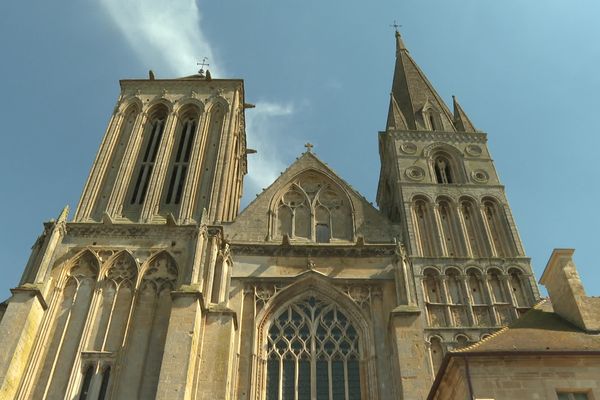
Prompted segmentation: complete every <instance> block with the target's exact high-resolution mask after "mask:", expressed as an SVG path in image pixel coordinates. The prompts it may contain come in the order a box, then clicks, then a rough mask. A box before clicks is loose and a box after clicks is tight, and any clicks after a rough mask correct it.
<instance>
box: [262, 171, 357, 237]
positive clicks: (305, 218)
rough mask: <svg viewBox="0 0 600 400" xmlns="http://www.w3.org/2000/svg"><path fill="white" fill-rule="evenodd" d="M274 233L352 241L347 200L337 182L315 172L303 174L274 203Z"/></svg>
mask: <svg viewBox="0 0 600 400" xmlns="http://www.w3.org/2000/svg"><path fill="white" fill-rule="evenodd" d="M274 230H275V235H274V236H276V237H283V236H284V235H287V236H288V237H289V238H291V239H301V240H302V239H305V240H314V241H316V242H319V243H328V242H330V241H335V240H352V233H353V223H352V212H351V208H350V201H349V199H348V197H347V196H346V195H345V194H344V193H343V192H342V190H341V189H340V188H338V187H337V185H335V184H333V183H332V182H329V181H327V180H326V179H324V177H321V176H319V175H317V174H316V173H308V174H303V175H302V176H301V177H300V178H298V179H296V180H295V181H294V182H293V183H292V185H290V187H289V188H288V190H287V191H286V192H285V193H284V194H283V196H281V198H280V199H279V201H278V203H277V206H276V218H275V226H274Z"/></svg>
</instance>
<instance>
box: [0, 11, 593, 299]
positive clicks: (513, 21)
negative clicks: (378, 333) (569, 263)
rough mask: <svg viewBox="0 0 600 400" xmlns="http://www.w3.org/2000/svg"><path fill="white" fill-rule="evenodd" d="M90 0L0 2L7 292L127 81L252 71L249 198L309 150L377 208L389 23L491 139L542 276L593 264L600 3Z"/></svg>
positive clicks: (70, 193) (1, 238)
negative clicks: (307, 146) (556, 258)
mask: <svg viewBox="0 0 600 400" xmlns="http://www.w3.org/2000/svg"><path fill="white" fill-rule="evenodd" d="M339 4H340V3H339V2H324V1H313V0H305V1H302V2H300V1H281V0H279V1H275V0H256V1H210V2H209V1H204V0H203V1H199V2H194V1H193V0H170V1H167V2H165V1H160V0H143V1H142V0H136V1H134V0H97V1H92V0H82V1H76V2H74V1H73V2H59V1H57V2H49V1H41V0H31V1H20V2H16V1H12V2H11V1H5V2H2V4H1V5H0V48H1V50H2V53H1V54H2V62H1V63H0V80H1V82H2V88H3V95H2V96H1V98H0V102H1V107H0V117H1V119H2V121H3V123H2V125H1V128H0V132H1V135H2V136H1V137H2V145H1V146H0V187H1V188H2V192H1V193H2V196H0V209H1V210H3V219H2V220H3V223H2V224H1V225H0V255H1V257H2V258H1V259H2V262H1V263H0V270H1V274H0V300H2V299H4V298H6V297H8V296H9V291H8V289H9V288H11V287H14V286H15V285H16V284H17V282H18V279H19V276H20V274H21V271H22V270H23V267H24V265H25V263H26V260H27V257H28V256H29V249H30V247H31V245H32V244H33V243H34V241H35V239H36V237H37V236H38V235H39V234H40V233H41V231H42V222H43V221H47V220H49V219H51V218H55V217H56V216H57V215H58V213H59V212H60V210H61V208H62V207H63V206H64V205H65V204H70V205H71V206H72V208H73V209H74V208H75V207H76V204H77V201H78V200H79V196H80V194H81V190H82V188H83V184H84V181H85V179H86V176H87V174H88V172H89V168H90V166H91V163H92V161H93V159H94V157H95V153H96V150H97V147H98V145H99V143H100V140H101V138H102V136H103V134H104V130H105V128H106V125H107V123H108V119H109V116H110V114H111V112H112V110H113V107H114V104H115V101H116V98H117V95H118V89H119V86H118V80H119V79H122V78H140V77H141V78H144V77H146V76H147V73H148V72H147V71H148V69H153V70H154V71H155V73H156V75H157V77H158V78H169V77H176V76H182V75H188V74H192V73H194V72H195V71H196V69H197V66H196V61H198V60H200V59H202V57H204V56H206V57H208V58H209V62H210V64H211V65H210V67H209V69H210V70H211V71H212V72H213V74H212V75H213V77H220V78H228V77H235V78H243V79H244V80H245V84H246V99H247V101H248V102H251V103H255V104H257V108H256V109H253V110H249V111H248V113H247V118H248V130H247V134H248V144H249V146H250V147H253V148H256V149H258V151H259V153H258V154H257V155H253V156H250V157H251V158H250V164H249V170H250V172H249V175H248V176H247V179H246V187H245V200H244V201H245V203H247V202H248V200H249V199H251V198H252V197H254V196H255V194H256V193H257V192H258V191H260V189H261V188H262V187H266V186H267V185H268V184H269V183H270V182H271V181H272V180H273V179H274V178H275V177H277V176H278V175H279V172H280V171H281V170H283V169H284V168H285V166H286V165H288V164H289V163H291V162H293V160H294V159H295V158H296V157H297V156H298V155H299V154H300V153H301V152H302V151H303V150H304V147H303V144H304V143H305V142H307V141H310V142H312V143H313V144H314V145H315V152H316V153H317V154H318V155H319V157H320V158H321V159H323V160H324V161H325V162H327V163H328V164H329V165H330V166H331V167H332V168H333V169H334V170H336V171H337V172H338V173H339V174H340V175H341V176H342V177H343V178H344V179H345V180H346V181H348V182H349V183H350V184H352V185H353V186H354V187H355V188H356V189H358V190H359V191H360V192H361V193H362V194H363V195H365V196H366V197H367V198H368V199H369V200H371V201H374V200H375V191H376V186H377V177H378V173H379V157H378V152H377V132H378V131H379V130H382V129H384V127H385V121H386V114H387V107H388V100H389V91H390V87H391V78H392V72H393V66H394V65H393V63H394V37H393V29H392V28H390V27H389V25H390V24H392V23H393V21H394V20H397V21H398V22H399V23H400V24H402V25H403V27H402V28H401V32H402V34H403V38H404V40H405V43H406V45H407V47H408V48H409V49H410V51H411V54H412V56H413V57H414V58H415V59H416V61H417V63H418V64H419V65H420V66H421V68H422V69H423V70H424V71H425V73H426V74H427V76H428V77H429V79H430V80H431V81H432V83H433V84H434V86H435V87H436V88H437V90H438V92H439V93H440V95H441V96H442V97H443V98H444V99H445V100H446V102H447V103H450V101H451V95H453V94H454V95H456V96H457V98H458V99H459V101H460V102H461V104H462V106H463V108H464V109H465V111H466V112H467V113H468V115H469V116H470V118H471V120H472V121H473V122H474V124H475V125H476V126H477V127H478V128H479V129H481V130H483V131H485V132H487V133H488V134H489V137H488V138H489V146H490V149H491V152H492V154H493V156H494V159H495V162H496V167H497V169H498V171H499V174H500V177H501V180H502V182H503V183H504V184H505V185H506V188H507V194H508V198H509V201H510V203H511V206H512V210H513V214H514V217H515V220H516V222H517V225H518V227H519V231H520V233H521V237H522V240H523V242H524V245H525V248H526V250H527V253H528V254H529V256H531V257H532V258H533V265H534V269H535V271H536V275H537V276H538V277H539V276H540V274H541V271H542V270H543V268H544V266H545V263H546V261H547V259H548V256H549V255H550V252H551V251H552V248H554V247H575V248H576V249H577V252H576V255H575V261H576V262H577V264H578V268H579V270H580V273H581V275H582V276H583V279H584V284H585V286H586V288H587V290H588V293H590V294H599V293H600V290H599V288H600V275H599V274H598V273H597V272H596V271H595V268H596V263H597V261H596V259H597V257H594V255H595V250H596V246H597V244H596V243H595V238H596V228H597V227H598V226H599V225H600V216H599V214H598V213H597V212H596V207H597V204H598V199H599V197H600V196H599V194H600V189H599V188H598V180H599V176H600V164H599V162H598V160H597V157H596V153H597V148H598V145H599V144H600V138H599V136H600V132H599V125H598V117H597V116H598V115H599V112H598V110H599V109H600V97H599V96H598V92H599V89H600V74H598V67H599V65H600V46H598V45H597V40H598V39H599V38H600V24H598V23H597V20H598V17H599V16H600V5H598V4H597V2H595V1H591V0H590V1H582V0H581V1H580V0H576V1H569V2H567V1H552V0H545V1H541V0H538V1H527V2H526V1H522V0H505V1H502V2H498V1H485V0H455V1H452V2H448V1H442V0H437V1H431V0H420V1H416V0H415V1H413V0H404V1H402V2H398V1H387V0H385V1H384V0H382V1H378V2H376V3H365V2H359V1H354V0H347V1H345V2H343V3H342V4H343V7H340V5H339Z"/></svg>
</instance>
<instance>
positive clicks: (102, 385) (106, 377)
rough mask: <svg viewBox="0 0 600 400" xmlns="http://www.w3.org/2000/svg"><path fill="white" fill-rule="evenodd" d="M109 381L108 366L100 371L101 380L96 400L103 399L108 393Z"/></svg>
mask: <svg viewBox="0 0 600 400" xmlns="http://www.w3.org/2000/svg"><path fill="white" fill-rule="evenodd" d="M109 382H110V367H106V368H105V369H104V372H103V373H102V382H101V383H100V393H98V400H105V399H106V395H107V393H108V384H109Z"/></svg>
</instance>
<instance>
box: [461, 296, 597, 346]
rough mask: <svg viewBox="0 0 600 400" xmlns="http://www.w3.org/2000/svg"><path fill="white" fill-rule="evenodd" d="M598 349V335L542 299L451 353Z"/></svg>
mask: <svg viewBox="0 0 600 400" xmlns="http://www.w3.org/2000/svg"><path fill="white" fill-rule="evenodd" d="M598 350H600V335H599V334H596V333H589V332H585V331H584V330H581V329H579V328H578V327H576V326H575V325H573V324H571V323H570V322H568V321H566V320H564V319H563V318H561V317H560V316H559V315H558V314H556V313H554V311H553V309H552V304H551V303H550V301H549V300H543V301H542V302H540V303H538V305H536V306H535V307H534V308H532V309H531V310H530V311H529V312H527V313H526V314H525V315H524V316H523V317H521V318H519V319H518V320H517V321H515V322H514V323H513V324H511V325H510V326H508V327H506V328H504V329H501V330H500V331H498V332H496V333H495V334H493V335H492V336H490V337H488V338H486V339H484V340H482V341H480V342H478V343H475V344H474V345H472V346H469V347H466V348H464V349H460V350H457V351H455V352H453V353H463V354H465V353H466V354H469V353H490V352H502V353H507V352H515V353H519V352H540V351H541V352H544V351H548V352H560V351H565V352H573V351H577V352H585V351H598Z"/></svg>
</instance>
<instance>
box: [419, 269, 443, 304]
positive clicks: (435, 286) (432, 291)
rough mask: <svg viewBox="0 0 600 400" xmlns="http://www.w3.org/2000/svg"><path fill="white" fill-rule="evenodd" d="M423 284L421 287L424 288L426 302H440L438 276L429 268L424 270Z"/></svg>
mask: <svg viewBox="0 0 600 400" xmlns="http://www.w3.org/2000/svg"><path fill="white" fill-rule="evenodd" d="M423 286H424V288H423V289H425V295H426V301H427V302H428V303H441V302H442V297H441V296H440V285H439V276H438V274H437V273H436V272H434V271H432V270H431V269H428V270H427V271H426V272H425V277H424V279H423Z"/></svg>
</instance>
